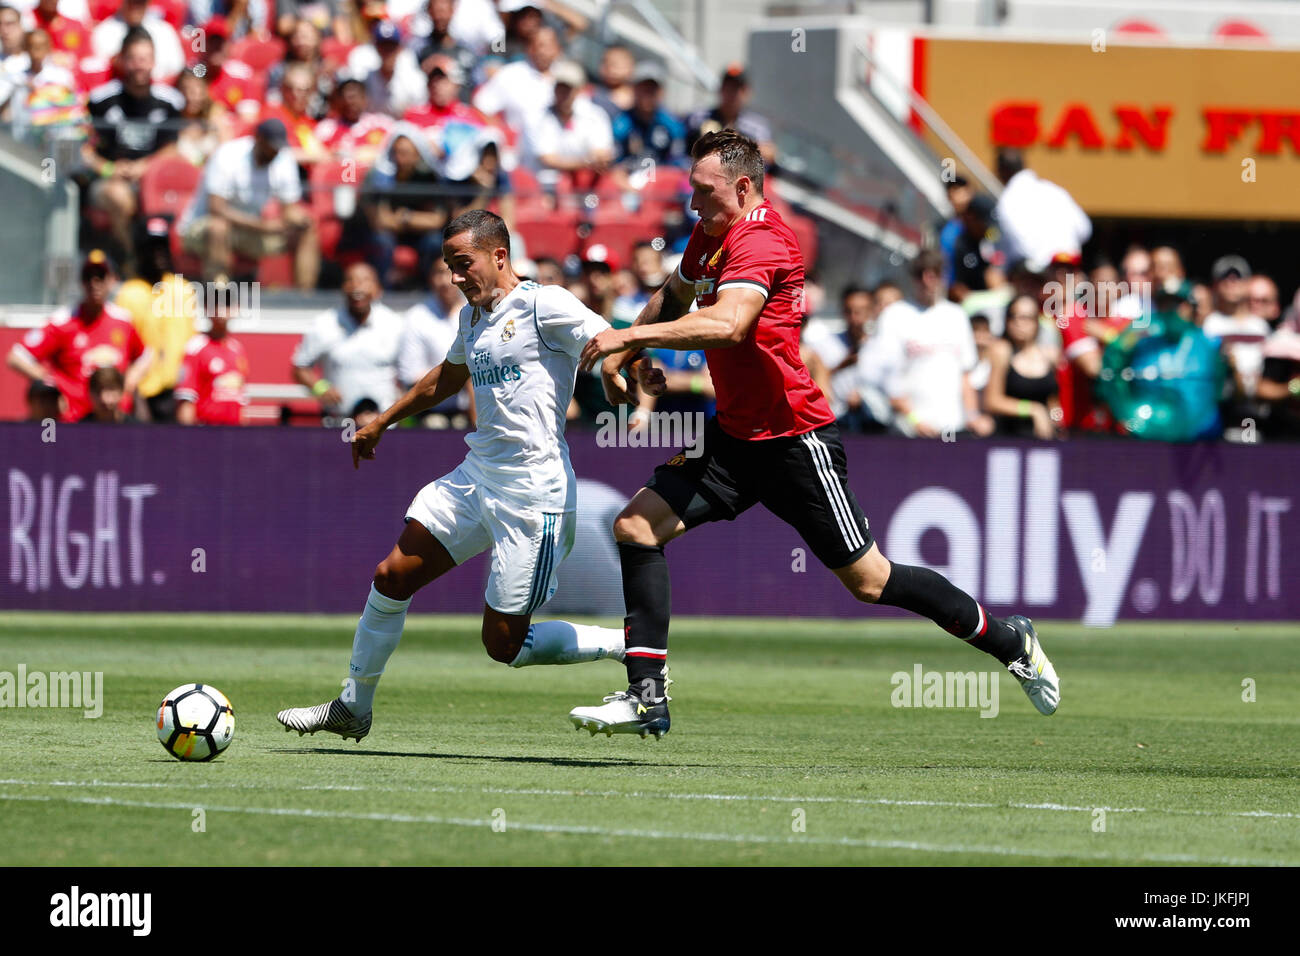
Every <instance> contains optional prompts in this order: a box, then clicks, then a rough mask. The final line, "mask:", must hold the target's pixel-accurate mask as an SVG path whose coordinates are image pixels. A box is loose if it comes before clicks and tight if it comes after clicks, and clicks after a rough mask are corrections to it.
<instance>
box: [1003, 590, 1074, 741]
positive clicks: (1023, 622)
mask: <svg viewBox="0 0 1300 956" xmlns="http://www.w3.org/2000/svg"><path fill="white" fill-rule="evenodd" d="M1007 623H1008V624H1010V625H1011V626H1012V627H1014V628H1015V629H1016V632H1017V633H1018V634H1019V635H1020V637H1021V639H1022V640H1023V641H1024V647H1025V653H1024V655H1023V656H1021V657H1018V658H1017V659H1016V660H1014V661H1012V662H1011V663H1010V664H1008V665H1007V670H1009V671H1010V672H1011V676H1013V677H1014V678H1015V679H1016V680H1018V681H1020V686H1021V687H1022V688H1024V691H1025V694H1027V695H1028V697H1029V700H1030V703H1032V704H1033V705H1034V706H1035V707H1037V708H1038V712H1039V713H1040V714H1044V715H1046V716H1049V717H1050V716H1051V715H1052V714H1054V713H1056V708H1057V706H1058V705H1059V704H1060V703H1061V679H1060V678H1059V677H1057V676H1056V668H1055V667H1053V666H1052V662H1051V661H1050V660H1049V659H1048V657H1047V655H1046V654H1045V653H1044V652H1043V647H1042V645H1041V644H1039V643H1038V632H1037V631H1035V630H1034V622H1033V621H1031V620H1029V618H1027V617H1024V616H1023V615H1020V614H1013V615H1011V617H1009V618H1007Z"/></svg>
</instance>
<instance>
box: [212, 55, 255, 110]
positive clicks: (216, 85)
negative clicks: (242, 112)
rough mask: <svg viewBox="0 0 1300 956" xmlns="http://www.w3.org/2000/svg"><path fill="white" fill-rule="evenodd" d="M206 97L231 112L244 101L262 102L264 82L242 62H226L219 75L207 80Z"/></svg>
mask: <svg viewBox="0 0 1300 956" xmlns="http://www.w3.org/2000/svg"><path fill="white" fill-rule="evenodd" d="M208 95H209V96H211V97H212V98H213V99H214V100H216V101H217V102H218V103H221V104H223V105H224V106H226V107H227V108H229V109H232V110H233V109H235V108H237V107H238V106H239V104H240V103H242V102H243V101H244V100H253V101H254V102H257V103H260V102H262V98H263V97H264V96H265V95H266V81H265V79H264V78H262V77H260V76H258V74H257V71H255V70H254V69H253V68H252V67H251V66H249V65H248V64H247V63H245V62H244V61H243V60H227V61H226V62H225V63H224V64H222V67H221V74H220V75H219V76H216V77H213V78H211V79H210V80H209V85H208Z"/></svg>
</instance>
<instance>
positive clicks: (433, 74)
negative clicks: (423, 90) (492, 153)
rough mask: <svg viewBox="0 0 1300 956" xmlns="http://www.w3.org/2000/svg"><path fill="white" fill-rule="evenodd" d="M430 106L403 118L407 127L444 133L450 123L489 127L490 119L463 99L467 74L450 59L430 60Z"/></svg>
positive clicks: (437, 57) (418, 107)
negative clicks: (445, 127)
mask: <svg viewBox="0 0 1300 956" xmlns="http://www.w3.org/2000/svg"><path fill="white" fill-rule="evenodd" d="M428 69H429V102H428V103H426V104H424V105H423V106H413V107H411V108H410V109H409V110H407V111H406V113H405V114H404V115H403V116H402V119H403V120H405V121H406V122H408V123H414V124H415V125H416V126H419V127H421V128H422V129H428V128H431V127H432V128H435V129H441V128H442V127H443V126H445V125H446V124H447V123H450V122H453V121H459V122H462V123H468V124H470V125H472V126H487V119H486V118H485V117H484V116H483V114H482V113H480V112H479V111H478V110H476V109H474V107H472V106H470V105H469V104H468V103H465V102H463V101H462V100H461V98H460V89H461V84H463V83H464V82H465V73H464V71H463V70H462V69H461V67H460V64H458V63H457V62H456V61H455V60H453V59H451V57H446V56H435V57H431V58H430V60H429V67H428Z"/></svg>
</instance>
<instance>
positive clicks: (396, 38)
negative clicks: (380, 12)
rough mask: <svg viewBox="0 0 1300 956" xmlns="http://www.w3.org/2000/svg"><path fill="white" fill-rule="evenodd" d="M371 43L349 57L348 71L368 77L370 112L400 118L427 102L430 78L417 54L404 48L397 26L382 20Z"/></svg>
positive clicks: (357, 49) (367, 95) (372, 35)
mask: <svg viewBox="0 0 1300 956" xmlns="http://www.w3.org/2000/svg"><path fill="white" fill-rule="evenodd" d="M371 41H372V42H371V43H370V44H367V45H366V46H359V47H357V48H356V49H355V50H353V51H352V53H351V54H349V56H348V69H349V70H351V71H353V72H354V73H358V74H365V77H366V81H365V82H366V98H367V100H368V101H369V104H370V109H372V110H376V111H378V112H381V113H387V114H388V115H389V116H392V117H393V118H394V119H396V118H397V117H399V116H401V115H402V114H403V113H405V112H406V111H407V110H408V109H410V108H411V107H413V106H419V105H421V104H422V103H424V102H426V101H427V99H428V90H427V89H426V87H427V86H428V78H427V77H426V76H425V75H424V73H423V72H422V71H421V70H420V63H419V61H418V60H417V59H416V58H415V53H414V52H413V51H412V50H408V49H406V48H405V47H403V46H402V31H401V29H400V28H399V27H398V26H397V24H396V23H393V22H392V21H391V20H380V21H379V22H378V23H376V24H375V25H374V27H373V28H372V29H371Z"/></svg>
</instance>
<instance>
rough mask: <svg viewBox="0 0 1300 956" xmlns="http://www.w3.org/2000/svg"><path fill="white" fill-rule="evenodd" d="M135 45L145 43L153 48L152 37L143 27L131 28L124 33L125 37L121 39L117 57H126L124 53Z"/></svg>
mask: <svg viewBox="0 0 1300 956" xmlns="http://www.w3.org/2000/svg"><path fill="white" fill-rule="evenodd" d="M137 43H147V44H149V46H150V47H151V48H152V47H153V37H151V36H150V35H149V31H148V30H146V29H145V28H144V27H131V28H130V29H129V30H127V31H126V36H124V37H122V46H121V47H120V48H119V50H118V56H126V51H127V50H128V49H129V48H130V47H133V46H135V45H136V44H137Z"/></svg>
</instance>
